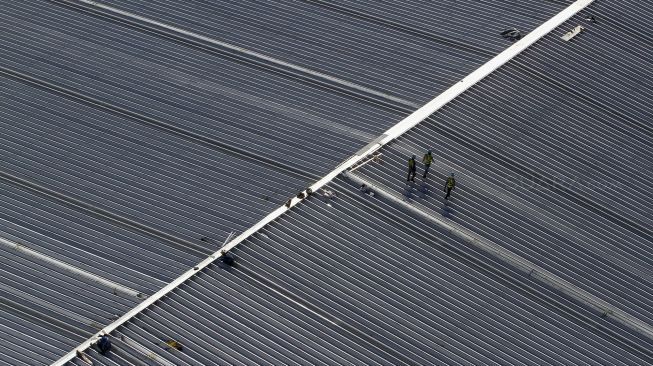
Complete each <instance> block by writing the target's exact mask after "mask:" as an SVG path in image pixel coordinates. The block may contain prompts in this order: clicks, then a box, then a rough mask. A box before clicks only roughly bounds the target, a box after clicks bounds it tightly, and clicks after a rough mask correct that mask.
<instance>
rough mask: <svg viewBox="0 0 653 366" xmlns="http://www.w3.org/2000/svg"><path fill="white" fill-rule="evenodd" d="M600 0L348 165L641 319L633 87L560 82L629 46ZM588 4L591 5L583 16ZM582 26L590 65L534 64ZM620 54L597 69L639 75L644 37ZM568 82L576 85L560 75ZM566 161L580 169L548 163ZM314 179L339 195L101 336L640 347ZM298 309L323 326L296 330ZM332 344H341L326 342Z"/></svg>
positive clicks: (557, 360) (310, 357)
mask: <svg viewBox="0 0 653 366" xmlns="http://www.w3.org/2000/svg"><path fill="white" fill-rule="evenodd" d="M606 4H608V2H607V1H600V0H599V1H597V4H596V5H594V6H592V7H590V8H588V9H587V14H586V13H585V12H584V13H583V14H579V15H578V16H577V17H574V18H573V19H572V20H570V21H569V22H567V23H566V24H565V25H563V26H562V27H560V28H559V29H558V30H557V31H556V32H554V33H552V34H551V35H549V36H547V37H546V38H545V39H544V40H542V41H541V42H540V43H539V44H537V45H535V46H533V47H532V49H529V50H527V51H526V52H525V53H524V54H523V55H521V56H518V57H517V58H516V59H515V60H514V61H513V62H511V63H510V64H509V65H507V66H505V67H503V68H501V69H500V70H499V71H496V72H495V73H493V74H492V75H491V76H490V77H489V78H488V79H487V80H485V81H483V82H481V83H479V84H478V85H477V86H475V87H473V88H472V89H471V90H470V91H468V92H467V93H465V94H464V95H462V96H461V97H460V98H457V99H456V100H455V101H454V102H452V103H451V104H450V105H448V106H447V107H445V108H443V109H442V110H440V111H439V112H438V113H436V114H435V115H433V116H432V117H431V118H430V120H428V121H426V122H424V123H422V124H421V125H419V126H418V127H417V128H415V129H414V130H412V131H411V132H409V133H408V134H406V135H405V136H404V137H402V138H400V139H399V140H398V141H397V142H395V143H392V144H390V145H388V146H387V147H386V148H384V149H382V150H381V152H382V153H383V157H382V163H380V164H379V163H369V164H367V165H365V166H364V167H362V168H360V169H359V170H357V171H356V173H355V174H357V175H359V176H362V177H365V179H368V180H369V181H371V182H374V183H375V184H377V185H378V186H379V187H382V188H383V189H386V190H388V191H389V192H393V193H394V194H397V195H401V194H402V193H404V194H405V195H406V202H408V203H409V204H411V205H413V206H415V207H418V208H420V209H421V210H422V212H424V213H427V214H431V215H437V216H439V215H443V216H444V217H446V218H448V219H450V220H452V221H453V222H455V223H458V224H461V225H462V226H463V227H467V228H469V229H471V230H473V231H474V232H475V233H476V234H477V235H480V236H483V237H485V238H487V239H489V240H492V241H493V242H494V243H496V244H499V245H502V246H503V247H505V248H508V249H510V250H511V251H513V252H514V253H516V254H518V255H521V256H523V257H524V258H526V259H528V260H530V261H532V262H533V263H535V264H537V265H539V266H541V267H543V268H545V269H547V270H549V271H551V272H552V273H555V274H557V275H559V276H560V277H563V278H564V279H565V280H567V281H568V282H570V283H572V284H574V285H576V286H578V287H580V288H582V289H584V290H586V291H589V292H590V293H592V294H594V295H596V296H597V297H599V298H602V299H604V300H606V301H607V302H608V303H611V304H612V305H615V306H616V307H617V308H619V309H620V310H624V311H627V312H629V313H630V314H632V315H635V316H637V317H638V318H640V319H641V320H644V321H647V322H649V324H650V314H649V309H648V303H649V302H650V301H647V300H648V297H649V295H650V294H651V293H652V292H651V291H650V288H649V286H650V276H649V273H648V272H647V271H648V268H650V263H648V259H647V258H646V256H645V255H642V253H648V252H649V251H650V248H651V243H652V242H651V240H650V237H649V235H650V234H649V231H650V230H649V229H648V227H649V226H650V222H649V220H650V216H647V215H646V210H647V209H650V208H649V207H650V204H649V201H650V198H649V196H650V195H647V194H646V193H647V192H650V191H651V189H650V187H649V185H648V182H649V175H648V174H649V170H648V169H650V164H651V163H650V162H651V161H652V159H651V156H650V154H649V152H650V151H651V149H650V147H651V146H650V144H651V139H650V138H649V137H650V131H649V129H648V127H647V126H646V125H645V123H643V120H642V119H641V116H642V115H644V116H645V115H647V113H649V112H650V111H649V109H648V106H649V105H650V103H649V102H650V95H648V94H649V93H647V92H646V91H644V92H642V93H630V95H629V96H628V103H629V105H618V104H616V103H615V102H614V101H610V100H609V99H607V98H605V97H602V96H601V95H604V96H607V95H610V94H611V93H617V92H618V91H619V90H620V89H621V88H622V87H621V86H620V85H619V84H615V85H612V84H611V83H610V82H609V80H610V79H611V77H606V78H605V79H604V80H605V81H606V84H605V85H604V86H603V90H602V92H601V93H598V94H599V95H597V96H596V99H594V98H595V97H594V94H593V90H594V88H595V85H596V84H592V83H590V82H587V84H582V83H578V82H577V81H579V80H585V79H584V78H583V76H584V75H591V77H595V78H601V75H603V74H604V73H606V70H605V69H601V67H599V66H597V65H606V64H607V61H609V60H611V59H614V58H616V57H617V56H618V55H622V54H625V53H626V52H628V50H629V49H630V45H625V44H622V43H620V42H619V41H618V38H619V37H620V35H619V34H617V33H615V32H614V31H613V29H611V28H610V26H609V24H610V23H611V22H618V21H619V15H618V14H616V13H614V12H610V10H609V9H607V8H606ZM626 5H628V6H632V7H633V8H635V7H636V5H635V3H628V4H626ZM588 14H595V17H596V19H597V23H591V22H589V21H585V20H584V19H585V17H587V16H588ZM602 23H608V25H607V26H606V27H605V28H601V24H602ZM578 24H583V25H584V26H585V27H586V31H585V32H584V33H581V34H580V35H579V36H577V38H575V39H573V40H572V41H570V42H569V43H566V42H564V41H563V40H561V39H560V38H559V37H560V36H561V35H562V33H564V32H566V31H567V30H569V29H571V28H573V27H574V26H576V25H578ZM595 35H596V36H595ZM593 37H596V38H593ZM599 44H600V45H609V47H608V48H606V50H604V52H601V53H600V54H596V55H593V60H597V63H596V64H594V63H593V62H589V61H588V62H587V63H585V61H584V60H581V61H579V62H578V63H573V62H572V63H566V64H555V65H554V66H548V68H547V69H546V70H543V69H541V68H540V67H539V66H538V64H537V61H538V60H540V57H544V56H541V55H549V54H550V53H555V54H556V55H558V57H569V58H570V59H573V57H572V55H574V56H576V57H580V55H581V54H583V53H588V52H589V50H591V49H593V48H596V47H597V45H599ZM538 55H540V56H538ZM623 62H624V66H626V65H627V67H626V68H619V70H618V71H619V72H623V73H628V74H629V75H630V76H626V77H625V78H623V79H615V80H627V79H628V78H629V77H631V78H641V77H645V75H646V74H645V68H646V67H648V66H649V60H648V59H646V58H645V57H643V55H641V54H640V55H637V56H636V57H633V58H631V59H630V60H628V61H623ZM548 65H553V64H552V63H548ZM570 70H574V71H570ZM601 79H603V78H601ZM597 82H598V80H597ZM579 85H580V86H583V87H586V88H587V93H584V94H582V93H579V92H578V90H576V89H574V87H578V86H579ZM621 90H626V89H621ZM630 106H633V107H636V108H630ZM637 108H639V109H637ZM631 110H632V111H631ZM636 113H637V114H639V115H636ZM617 147H618V149H617ZM428 148H432V149H433V151H434V153H435V155H436V160H435V163H434V169H433V170H432V173H431V174H432V175H431V177H430V178H429V179H428V180H426V181H425V183H421V182H418V183H417V184H415V185H409V186H408V188H406V185H405V181H404V179H405V163H406V159H407V157H408V156H409V155H411V154H413V153H415V154H418V155H421V153H423V152H424V151H425V150H426V149H428ZM420 157H421V156H420ZM638 169H644V173H642V172H641V171H640V176H639V177H640V179H639V180H638V181H637V182H638V183H637V184H638V186H637V189H636V190H635V189H634V188H632V189H631V188H629V187H623V197H620V198H619V200H618V202H615V199H614V198H612V197H610V196H607V195H606V194H605V191H604V190H603V189H604V187H606V186H605V185H601V182H602V181H604V182H607V187H611V185H610V184H611V183H612V182H622V181H623V180H622V179H623V176H624V175H628V176H630V175H631V171H635V170H638ZM449 171H455V172H456V173H457V174H456V177H457V180H458V185H457V188H458V189H456V191H455V192H454V197H453V199H452V200H451V203H450V204H449V205H448V206H444V205H443V201H442V198H441V196H440V195H441V194H442V193H440V192H441V191H440V190H441V189H442V185H443V183H444V182H443V181H442V180H443V179H444V178H443V177H444V176H445V175H446V174H447V173H448V172H449ZM570 171H571V172H572V173H571V174H570V173H569V172H570ZM560 172H565V174H560ZM576 172H578V176H580V175H581V174H586V175H587V176H588V177H590V178H591V180H590V181H589V182H588V181H580V182H579V181H572V182H569V181H565V180H564V178H565V177H570V176H572V175H573V178H576V175H575V174H574V173H576ZM524 178H528V179H530V180H528V179H526V180H525V179H524ZM583 182H584V183H583ZM597 182H598V183H597ZM570 183H574V184H570ZM331 189H334V190H336V191H337V192H338V193H339V196H338V198H336V199H335V200H334V201H332V202H331V205H326V204H325V203H324V202H320V199H319V197H314V198H312V199H310V200H309V201H308V202H307V203H305V204H300V205H298V206H295V208H293V209H292V210H291V212H290V213H289V214H288V215H284V216H283V217H281V218H280V219H279V220H278V221H276V222H274V223H273V224H270V225H268V226H266V227H265V228H264V229H262V230H261V231H260V232H259V233H258V234H255V235H254V236H253V237H251V238H250V239H248V240H247V241H246V242H244V243H243V244H241V245H240V246H239V247H238V248H237V249H235V250H233V253H234V254H235V255H236V257H237V263H238V265H237V266H236V267H235V268H231V269H225V268H221V267H220V266H218V265H211V266H209V267H208V268H207V269H206V270H204V271H202V272H201V273H199V274H198V275H197V276H195V277H193V278H192V279H191V280H189V281H187V282H186V283H184V284H183V285H182V286H180V287H179V288H177V289H176V290H174V291H173V293H171V294H170V295H169V296H168V297H167V298H166V299H165V300H163V301H161V302H160V303H158V304H157V305H155V306H152V307H150V308H149V309H148V310H147V311H146V312H144V313H142V314H141V315H138V316H136V317H134V318H133V319H132V320H131V321H130V322H128V323H127V324H126V325H125V326H123V327H121V328H120V329H119V330H118V331H116V332H115V334H114V335H115V336H116V337H117V338H116V339H117V340H119V339H120V338H119V337H123V338H122V340H119V341H120V342H127V343H129V342H130V341H133V342H135V344H137V345H135V344H134V343H132V344H131V345H129V344H128V345H124V344H122V345H121V348H120V351H121V352H129V353H131V356H130V357H133V359H132V361H131V362H136V361H134V360H138V359H141V360H144V359H145V357H144V354H147V353H148V352H152V353H154V354H156V355H157V356H156V361H155V362H163V361H161V360H163V359H165V360H166V361H167V362H170V363H172V364H195V363H198V362H199V363H206V364H212V363H214V364H219V363H221V362H231V363H243V364H249V363H265V362H268V363H271V364H275V363H325V364H333V363H348V362H349V363H352V364H358V363H374V362H380V363H382V364H385V363H395V364H396V363H402V362H405V363H436V364H437V363H446V364H452V363H476V364H487V363H502V364H626V365H638V364H648V363H652V362H653V354H651V352H650V349H651V339H649V338H646V337H645V336H644V335H642V334H637V333H636V332H635V331H633V330H632V329H627V328H625V327H624V326H623V325H622V324H620V323H619V322H616V321H615V320H613V319H612V318H611V317H610V315H609V314H601V313H597V312H596V311H595V310H592V309H588V308H586V307H584V306H583V305H581V303H579V302H576V301H574V300H573V299H570V298H567V297H565V296H563V295H562V294H561V293H559V292H558V291H557V290H554V289H552V288H548V287H546V286H544V285H541V284H539V283H538V282H537V281H535V280H533V279H531V278H529V277H528V276H524V275H522V274H521V273H519V272H516V271H515V270H514V269H513V268H511V267H509V266H507V265H506V264H504V263H502V262H497V261H496V260H495V259H494V258H492V257H488V256H486V255H485V254H484V253H481V252H478V251H477V250H476V249H475V248H474V247H472V246H469V245H467V244H466V243H463V242H460V241H459V240H457V239H455V238H453V237H452V236H450V235H448V234H447V233H446V232H441V231H439V230H438V229H437V228H434V227H433V226H432V225H429V223H428V222H425V221H421V220H420V218H419V217H415V216H412V215H410V213H409V212H408V211H406V210H404V209H402V208H401V207H400V206H399V207H398V206H396V205H393V204H392V203H391V202H389V201H385V200H384V199H382V198H381V197H379V196H377V197H370V196H367V195H363V194H361V193H360V192H357V191H356V190H355V188H352V187H351V186H349V185H348V184H347V183H345V182H344V181H341V180H336V181H335V182H334V186H332V187H331ZM611 193H614V194H618V192H612V191H611ZM597 279H598V280H597ZM263 294H265V295H264V296H263ZM271 313H273V314H274V315H273V316H272V315H271ZM605 315H607V316H605ZM315 320H321V321H322V322H323V323H322V324H321V326H320V328H318V329H319V330H320V331H321V332H330V333H328V334H329V337H324V338H322V339H317V340H316V339H315V338H311V337H309V336H308V335H309V334H310V335H314V334H315V331H314V329H316V325H315V323H313V321H315ZM307 324H309V325H307ZM197 329H200V330H201V331H200V332H197ZM331 332H335V335H332V334H333V333H331ZM339 337H343V339H346V340H347V342H346V344H347V346H348V347H354V346H355V347H357V348H355V349H353V350H352V349H351V348H347V349H346V352H343V351H344V349H338V348H337V350H339V351H341V352H340V353H335V352H333V351H332V349H330V348H328V347H330V346H331V345H332V344H333V343H334V341H333V339H335V340H336V341H335V343H337V344H340V343H342V342H343V341H341V340H340V339H341V338H339ZM166 339H176V340H179V341H180V342H182V343H183V344H184V346H185V347H184V350H183V351H181V352H177V351H166V350H164V347H163V346H162V344H161V342H163V341H164V340H166ZM125 346H126V347H125ZM143 348H144V349H146V350H147V352H143ZM89 352H90V354H92V355H93V354H94V351H93V350H90V351H89ZM368 352H371V353H372V354H373V355H374V356H375V357H380V358H381V360H380V361H379V360H378V359H376V358H371V357H370V356H369V355H368ZM345 353H346V355H347V356H348V357H350V358H349V359H345V360H342V359H341V358H340V357H343V354H345ZM216 358H217V359H216ZM101 360H104V359H103V358H101Z"/></svg>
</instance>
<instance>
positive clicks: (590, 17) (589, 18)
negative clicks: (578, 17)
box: [585, 14, 596, 23]
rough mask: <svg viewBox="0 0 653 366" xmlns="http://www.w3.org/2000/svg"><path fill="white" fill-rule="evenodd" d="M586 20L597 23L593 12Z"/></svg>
mask: <svg viewBox="0 0 653 366" xmlns="http://www.w3.org/2000/svg"><path fill="white" fill-rule="evenodd" d="M585 20H587V21H588V22H590V23H596V18H594V15H592V14H590V15H588V16H586V17H585Z"/></svg>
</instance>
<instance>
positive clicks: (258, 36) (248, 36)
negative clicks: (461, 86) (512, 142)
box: [101, 0, 573, 104]
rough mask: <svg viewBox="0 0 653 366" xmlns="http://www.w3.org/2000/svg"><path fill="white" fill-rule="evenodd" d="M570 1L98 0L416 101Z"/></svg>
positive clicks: (427, 97) (426, 97)
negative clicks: (511, 31) (509, 33)
mask: <svg viewBox="0 0 653 366" xmlns="http://www.w3.org/2000/svg"><path fill="white" fill-rule="evenodd" d="M572 2H573V1H571V0H565V1H555V2H554V1H547V2H542V1H537V0H521V1H519V2H514V1H468V0H464V1H460V0H455V1H454V0H449V1H428V2H426V1H418V0H411V1H400V2H397V1H390V2H381V1H376V0H365V1H359V0H355V1H295V0H282V1H276V0H260V1H258V0H257V1H228V0H219V1H201V0H191V1H184V2H183V3H179V2H178V1H174V0H156V1H147V2H145V1H130V0H107V1H102V2H101V3H106V4H110V5H113V6H115V7H117V8H119V9H123V10H126V11H130V12H133V13H135V14H139V15H142V16H146V17H149V18H151V19H155V20H158V21H161V22H164V23H167V24H171V25H175V26H177V27H180V28H183V29H186V30H189V31H193V32H196V33H199V34H201V35H204V36H208V37H214V38H216V39H218V40H221V41H225V42H229V43H232V44H236V45H238V46H241V47H245V48H247V49H250V50H254V51H258V52H261V53H263V54H265V55H268V56H272V57H276V58H279V59H282V60H285V61H288V62H291V63H294V64H297V65H301V66H304V67H308V68H310V69H313V70H316V71H319V72H323V73H326V74H329V75H335V76H338V77H341V78H343V79H346V80H348V81H352V82H355V83H358V84H360V85H363V86H366V87H369V88H372V89H375V90H379V91H383V92H386V93H389V94H391V95H394V96H398V97H402V98H405V99H408V100H409V101H412V102H414V103H417V104H421V103H425V102H427V101H428V100H430V99H432V98H433V97H434V96H436V95H438V94H440V92H442V91H444V90H445V89H447V88H448V87H449V86H451V85H452V84H454V83H455V82H457V81H458V80H460V79H462V78H463V77H464V76H466V75H467V74H469V73H470V72H472V71H473V70H475V69H476V68H477V67H479V66H480V65H481V64H483V63H484V62H485V61H487V60H489V59H490V58H491V57H492V56H494V55H496V54H498V53H499V52H500V51H502V50H503V49H505V48H506V47H508V46H509V45H510V44H511V41H508V40H506V39H504V38H502V37H501V36H500V35H499V33H500V32H501V31H503V30H504V29H506V28H512V27H516V28H518V29H520V30H521V31H522V33H523V34H526V33H528V32H529V31H530V30H532V29H534V28H535V27H537V26H538V25H540V24H542V23H544V21H546V20H547V19H549V18H551V17H552V16H553V15H554V14H556V13H558V12H560V11H561V10H562V9H563V8H564V7H565V6H567V5H569V4H571V3H572Z"/></svg>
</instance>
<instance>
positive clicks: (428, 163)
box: [422, 150, 433, 178]
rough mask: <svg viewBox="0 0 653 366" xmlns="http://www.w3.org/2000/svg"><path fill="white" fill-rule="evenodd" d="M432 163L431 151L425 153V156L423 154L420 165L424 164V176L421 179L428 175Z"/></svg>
mask: <svg viewBox="0 0 653 366" xmlns="http://www.w3.org/2000/svg"><path fill="white" fill-rule="evenodd" d="M432 162H433V155H431V150H429V151H427V152H426V154H424V157H423V158H422V163H423V164H424V176H423V177H422V178H426V174H428V172H429V168H430V167H431V163H432Z"/></svg>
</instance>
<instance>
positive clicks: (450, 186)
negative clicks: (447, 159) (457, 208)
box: [444, 173, 456, 200]
mask: <svg viewBox="0 0 653 366" xmlns="http://www.w3.org/2000/svg"><path fill="white" fill-rule="evenodd" d="M455 188H456V180H455V179H454V178H453V173H451V176H450V177H447V183H445V185H444V191H445V192H447V195H446V196H444V199H445V200H448V199H449V195H450V194H451V190H452V189H455Z"/></svg>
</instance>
